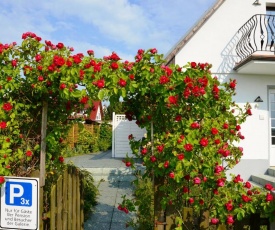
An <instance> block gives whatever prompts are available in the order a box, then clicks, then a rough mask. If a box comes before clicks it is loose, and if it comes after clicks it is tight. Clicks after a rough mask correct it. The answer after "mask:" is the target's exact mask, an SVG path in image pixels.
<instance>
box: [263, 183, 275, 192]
mask: <svg viewBox="0 0 275 230" xmlns="http://www.w3.org/2000/svg"><path fill="white" fill-rule="evenodd" d="M264 187H265V189H267V190H269V191H272V190H274V188H273V186H272V185H271V184H266V185H265V186H264Z"/></svg>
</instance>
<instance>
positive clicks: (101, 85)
mask: <svg viewBox="0 0 275 230" xmlns="http://www.w3.org/2000/svg"><path fill="white" fill-rule="evenodd" d="M96 85H97V87H98V88H99V89H101V88H103V87H104V86H105V81H104V79H100V80H98V81H97V83H96Z"/></svg>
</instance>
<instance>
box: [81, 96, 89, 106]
mask: <svg viewBox="0 0 275 230" xmlns="http://www.w3.org/2000/svg"><path fill="white" fill-rule="evenodd" d="M88 100H89V97H88V96H84V97H82V98H81V100H80V103H81V104H84V105H85V104H86V103H87V102H88Z"/></svg>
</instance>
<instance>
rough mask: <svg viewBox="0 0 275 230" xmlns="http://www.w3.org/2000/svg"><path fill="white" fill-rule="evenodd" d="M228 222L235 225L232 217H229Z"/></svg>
mask: <svg viewBox="0 0 275 230" xmlns="http://www.w3.org/2000/svg"><path fill="white" fill-rule="evenodd" d="M226 222H227V224H233V223H234V219H233V216H231V215H229V216H227V220H226Z"/></svg>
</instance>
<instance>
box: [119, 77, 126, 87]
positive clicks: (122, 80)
mask: <svg viewBox="0 0 275 230" xmlns="http://www.w3.org/2000/svg"><path fill="white" fill-rule="evenodd" d="M118 84H119V85H120V86H121V87H125V86H126V84H127V82H126V81H125V80H124V79H122V78H120V79H119V82H118Z"/></svg>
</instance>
